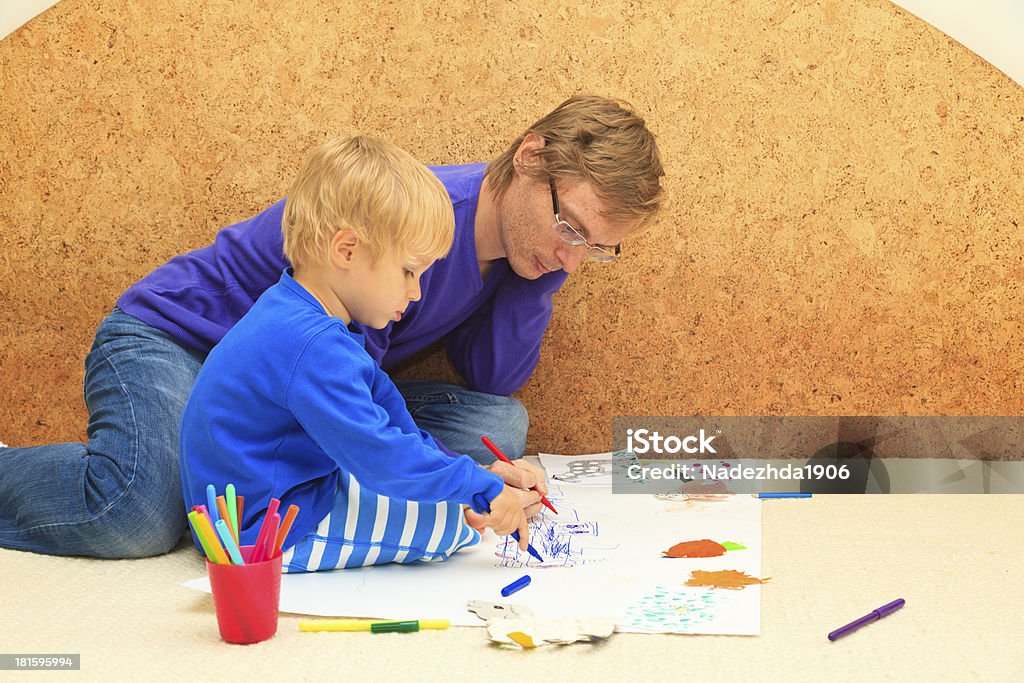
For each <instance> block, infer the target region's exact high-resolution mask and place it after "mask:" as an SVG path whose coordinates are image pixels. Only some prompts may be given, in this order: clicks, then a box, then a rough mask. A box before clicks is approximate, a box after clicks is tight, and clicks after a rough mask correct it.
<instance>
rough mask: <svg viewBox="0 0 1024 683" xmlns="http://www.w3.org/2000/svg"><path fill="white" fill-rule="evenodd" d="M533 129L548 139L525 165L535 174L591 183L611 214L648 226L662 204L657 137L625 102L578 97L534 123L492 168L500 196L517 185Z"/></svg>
mask: <svg viewBox="0 0 1024 683" xmlns="http://www.w3.org/2000/svg"><path fill="white" fill-rule="evenodd" d="M529 133H536V134H537V135H539V136H540V137H542V138H543V139H544V147H543V148H542V149H541V150H540V151H539V154H538V161H539V162H540V163H537V164H530V165H528V166H527V165H523V166H522V167H521V168H522V170H523V171H524V172H525V173H527V174H528V175H529V176H530V177H532V178H536V179H538V180H543V181H545V182H546V181H547V179H548V178H556V179H558V178H566V179H570V180H581V181H586V182H588V183H590V185H591V187H593V189H594V193H595V194H596V195H597V196H598V197H599V198H600V199H602V200H604V202H605V203H606V204H607V205H608V213H607V215H608V217H609V218H612V219H618V220H622V221H625V222H627V223H631V224H633V226H634V227H635V228H636V229H640V228H643V227H646V226H647V225H648V224H649V223H650V222H651V221H652V220H653V219H654V216H655V215H656V214H657V213H658V210H659V209H660V208H661V197H662V191H661V183H660V178H661V177H662V176H664V175H665V171H664V169H663V168H662V166H661V157H660V155H659V154H658V145H657V143H656V142H655V140H654V135H653V134H652V133H651V131H649V130H648V129H647V126H646V124H645V123H644V120H643V119H642V118H640V117H639V116H637V115H636V114H635V113H633V111H632V108H631V107H630V105H629V104H628V103H626V102H623V101H622V100H615V99H609V98H607V97H598V96H596V95H577V96H575V97H571V98H569V99H568V100H566V101H565V102H563V103H562V104H560V105H558V108H556V109H555V110H554V111H553V112H551V113H550V114H548V115H547V116H545V117H544V118H542V119H540V120H539V121H537V122H536V123H535V124H533V125H532V126H530V127H529V128H528V129H527V130H526V132H525V133H523V134H522V135H520V136H519V139H517V140H516V141H515V142H513V143H512V146H511V147H509V148H508V149H507V150H505V152H503V153H502V154H501V156H499V157H498V158H497V159H495V160H494V161H492V162H491V163H490V164H489V165H488V166H487V172H486V175H487V177H488V178H489V179H490V183H491V187H492V188H494V190H495V191H496V193H497V194H498V196H500V195H502V194H503V193H504V192H505V190H507V189H508V187H509V185H510V184H511V183H512V177H513V167H512V163H513V159H514V157H515V154H516V150H518V149H519V145H521V144H522V142H523V140H524V139H525V138H526V136H527V135H528V134H529Z"/></svg>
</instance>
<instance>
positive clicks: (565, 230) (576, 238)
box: [555, 221, 586, 246]
mask: <svg viewBox="0 0 1024 683" xmlns="http://www.w3.org/2000/svg"><path fill="white" fill-rule="evenodd" d="M555 233H557V234H558V236H559V237H561V238H562V240H563V241H564V242H568V243H569V244H571V245H573V246H577V245H580V244H585V243H586V240H585V239H583V236H582V235H580V234H579V233H578V232H576V229H575V228H573V227H572V226H571V225H569V224H568V223H566V222H565V221H558V222H557V223H555Z"/></svg>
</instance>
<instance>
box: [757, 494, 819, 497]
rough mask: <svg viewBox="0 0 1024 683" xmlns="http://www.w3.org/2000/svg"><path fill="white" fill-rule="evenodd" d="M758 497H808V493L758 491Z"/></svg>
mask: <svg viewBox="0 0 1024 683" xmlns="http://www.w3.org/2000/svg"><path fill="white" fill-rule="evenodd" d="M757 497H758V498H810V497H811V494H809V493H759V494H757Z"/></svg>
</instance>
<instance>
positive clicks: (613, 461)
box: [541, 451, 649, 486]
mask: <svg viewBox="0 0 1024 683" xmlns="http://www.w3.org/2000/svg"><path fill="white" fill-rule="evenodd" d="M541 462H542V463H544V468H545V469H546V470H547V472H548V476H550V477H551V479H552V480H554V481H559V482H563V483H565V484H581V485H588V486H590V485H594V486H596V485H601V486H607V485H611V484H612V480H613V479H614V480H615V481H617V482H618V483H620V484H627V483H628V484H630V485H631V486H642V485H645V484H648V483H649V482H647V481H646V480H635V479H630V477H629V468H630V466H632V465H637V466H639V465H640V461H639V460H638V459H637V457H636V454H635V453H632V452H630V451H616V452H614V453H601V454H599V455H596V456H582V455H581V456H559V455H554V456H553V455H546V454H543V453H542V454H541Z"/></svg>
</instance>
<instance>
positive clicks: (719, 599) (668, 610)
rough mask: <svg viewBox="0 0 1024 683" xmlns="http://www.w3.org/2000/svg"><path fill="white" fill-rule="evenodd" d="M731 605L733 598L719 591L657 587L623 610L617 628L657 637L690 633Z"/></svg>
mask: <svg viewBox="0 0 1024 683" xmlns="http://www.w3.org/2000/svg"><path fill="white" fill-rule="evenodd" d="M732 602H733V598H731V597H730V596H729V595H727V594H725V593H723V592H721V591H714V590H693V589H689V590H687V589H685V588H680V587H678V586H656V587H655V589H654V591H653V592H651V593H648V594H647V595H645V596H643V597H642V598H640V599H639V600H637V601H636V602H634V603H633V604H631V605H630V606H629V607H627V608H626V613H625V615H624V616H623V618H622V620H621V621H620V622H619V625H620V626H630V627H632V628H636V629H641V630H644V631H654V632H657V633H691V632H693V630H694V628H695V627H697V626H700V625H701V624H706V623H708V622H710V621H712V620H714V619H715V618H716V617H718V615H719V614H721V613H722V612H723V611H724V610H725V609H726V608H727V607H728V606H729V605H730V603H732Z"/></svg>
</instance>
